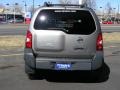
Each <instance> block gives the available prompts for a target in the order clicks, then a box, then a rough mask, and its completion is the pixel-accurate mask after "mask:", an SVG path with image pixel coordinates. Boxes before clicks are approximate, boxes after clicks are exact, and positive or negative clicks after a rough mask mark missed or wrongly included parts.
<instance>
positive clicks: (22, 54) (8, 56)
mask: <svg viewBox="0 0 120 90" xmlns="http://www.w3.org/2000/svg"><path fill="white" fill-rule="evenodd" d="M22 55H23V54H22V53H20V54H8V55H0V57H10V56H22Z"/></svg>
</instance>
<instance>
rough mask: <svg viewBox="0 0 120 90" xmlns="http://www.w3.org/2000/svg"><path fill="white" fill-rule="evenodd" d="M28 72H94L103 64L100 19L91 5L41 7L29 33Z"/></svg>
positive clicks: (26, 62)
mask: <svg viewBox="0 0 120 90" xmlns="http://www.w3.org/2000/svg"><path fill="white" fill-rule="evenodd" d="M24 59H25V71H26V73H27V74H28V75H35V74H36V70H63V71H74V70H84V71H91V70H92V71H93V70H96V69H98V68H100V67H102V65H103V62H104V56H103V39H102V33H101V27H100V24H99V20H98V18H97V16H96V14H95V13H94V11H93V10H92V9H90V8H87V7H84V6H79V5H53V4H49V5H46V6H43V7H40V8H39V9H38V10H37V11H36V12H35V13H34V15H33V18H32V20H31V23H30V26H29V30H28V31H27V35H26V46H25V54H24Z"/></svg>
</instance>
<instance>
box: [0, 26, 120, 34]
mask: <svg viewBox="0 0 120 90" xmlns="http://www.w3.org/2000/svg"><path fill="white" fill-rule="evenodd" d="M28 26H29V25H25V24H0V35H25V34H26V30H28ZM101 28H102V32H104V33H106V32H107V33H110V32H120V25H101Z"/></svg>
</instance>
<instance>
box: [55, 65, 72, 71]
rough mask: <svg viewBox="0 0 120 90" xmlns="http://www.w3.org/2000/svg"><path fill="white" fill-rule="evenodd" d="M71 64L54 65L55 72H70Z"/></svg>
mask: <svg viewBox="0 0 120 90" xmlns="http://www.w3.org/2000/svg"><path fill="white" fill-rule="evenodd" d="M70 69H71V63H55V70H70Z"/></svg>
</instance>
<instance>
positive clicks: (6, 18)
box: [6, 3, 9, 22]
mask: <svg viewBox="0 0 120 90" xmlns="http://www.w3.org/2000/svg"><path fill="white" fill-rule="evenodd" d="M6 5H7V6H9V4H8V3H7V4H6ZM6 10H8V9H6ZM7 17H8V15H7V11H6V22H7Z"/></svg>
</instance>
